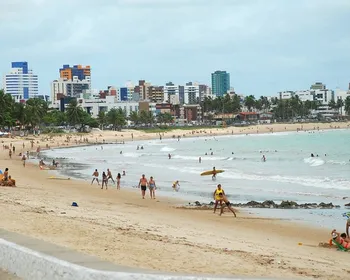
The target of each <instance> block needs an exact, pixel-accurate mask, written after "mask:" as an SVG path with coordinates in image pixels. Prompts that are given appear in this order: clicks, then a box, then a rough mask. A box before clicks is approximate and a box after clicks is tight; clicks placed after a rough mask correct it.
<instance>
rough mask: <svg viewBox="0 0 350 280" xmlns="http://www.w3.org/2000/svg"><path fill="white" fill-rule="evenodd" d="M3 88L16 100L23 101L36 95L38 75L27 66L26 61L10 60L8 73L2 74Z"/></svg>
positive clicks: (37, 92) (37, 91)
mask: <svg viewBox="0 0 350 280" xmlns="http://www.w3.org/2000/svg"><path fill="white" fill-rule="evenodd" d="M3 84H4V89H5V93H6V94H11V95H12V97H13V98H14V100H15V101H16V102H25V101H26V100H28V99H29V98H34V97H37V96H38V94H39V89H38V76H37V75H34V74H33V71H32V70H30V69H29V68H28V62H26V61H21V62H12V63H11V70H10V73H9V74H6V75H4V82H3Z"/></svg>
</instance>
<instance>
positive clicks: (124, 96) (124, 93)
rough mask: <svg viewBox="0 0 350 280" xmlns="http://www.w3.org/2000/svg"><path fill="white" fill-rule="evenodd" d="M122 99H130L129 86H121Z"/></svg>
mask: <svg viewBox="0 0 350 280" xmlns="http://www.w3.org/2000/svg"><path fill="white" fill-rule="evenodd" d="M120 101H128V88H127V87H122V88H120Z"/></svg>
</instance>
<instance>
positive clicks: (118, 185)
mask: <svg viewBox="0 0 350 280" xmlns="http://www.w3.org/2000/svg"><path fill="white" fill-rule="evenodd" d="M121 177H122V176H120V173H118V175H117V190H120V179H121Z"/></svg>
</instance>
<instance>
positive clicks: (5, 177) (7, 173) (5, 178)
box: [2, 167, 9, 182]
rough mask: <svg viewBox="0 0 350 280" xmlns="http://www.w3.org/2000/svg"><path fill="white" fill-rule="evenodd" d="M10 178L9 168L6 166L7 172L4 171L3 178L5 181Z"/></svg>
mask: <svg viewBox="0 0 350 280" xmlns="http://www.w3.org/2000/svg"><path fill="white" fill-rule="evenodd" d="M8 179H9V169H8V168H7V167H6V168H5V172H4V177H3V179H2V180H3V181H4V182H7V181H8Z"/></svg>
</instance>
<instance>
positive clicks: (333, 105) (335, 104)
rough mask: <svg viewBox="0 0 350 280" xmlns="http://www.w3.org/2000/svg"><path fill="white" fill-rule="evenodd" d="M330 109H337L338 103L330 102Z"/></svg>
mask: <svg viewBox="0 0 350 280" xmlns="http://www.w3.org/2000/svg"><path fill="white" fill-rule="evenodd" d="M328 107H329V108H331V109H335V108H337V103H335V101H334V99H332V100H330V101H329V102H328Z"/></svg>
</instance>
